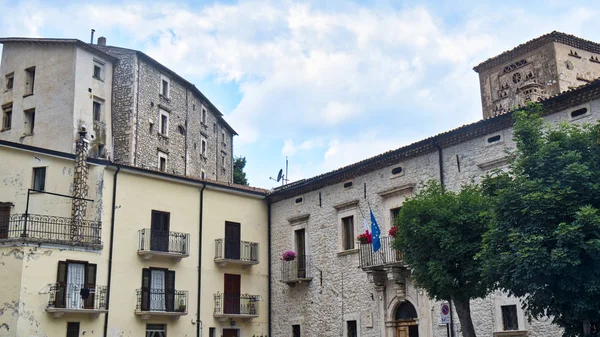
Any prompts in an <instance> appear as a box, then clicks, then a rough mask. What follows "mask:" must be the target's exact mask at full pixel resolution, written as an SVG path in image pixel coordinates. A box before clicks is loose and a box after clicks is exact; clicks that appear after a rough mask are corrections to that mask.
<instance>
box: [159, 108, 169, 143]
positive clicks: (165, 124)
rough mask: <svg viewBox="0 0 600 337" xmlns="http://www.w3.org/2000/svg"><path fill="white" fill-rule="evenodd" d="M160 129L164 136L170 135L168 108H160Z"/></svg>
mask: <svg viewBox="0 0 600 337" xmlns="http://www.w3.org/2000/svg"><path fill="white" fill-rule="evenodd" d="M158 130H159V132H160V133H161V134H162V135H163V136H168V135H169V113H168V112H167V111H166V110H162V109H161V110H160V117H159V125H158Z"/></svg>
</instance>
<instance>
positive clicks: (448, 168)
mask: <svg viewBox="0 0 600 337" xmlns="http://www.w3.org/2000/svg"><path fill="white" fill-rule="evenodd" d="M580 107H586V108H587V109H588V113H587V114H586V115H584V116H583V117H579V118H577V119H573V118H571V115H570V112H572V111H573V110H576V109H578V108H580ZM599 119H600V101H598V100H597V101H592V102H590V103H588V104H584V105H582V106H574V107H571V108H570V109H568V110H566V111H562V112H559V113H555V114H552V115H550V116H547V117H546V120H547V121H548V122H551V123H557V122H558V121H572V122H576V123H586V122H594V121H597V120H599ZM497 136H500V137H497ZM510 149H514V141H513V139H512V129H510V128H509V129H504V130H502V131H499V132H494V133H490V134H488V135H485V136H483V137H479V138H476V139H472V140H469V141H466V142H463V143H461V144H459V145H456V146H452V147H448V148H444V149H442V152H443V171H444V180H445V184H446V186H447V187H448V188H450V189H452V190H458V189H459V188H460V186H461V185H462V184H465V183H469V182H472V181H475V182H477V181H478V180H479V179H480V177H481V176H482V175H484V174H485V173H486V172H490V170H493V169H502V168H506V165H507V163H508V155H507V153H506V150H510ZM397 167H402V172H401V173H398V174H392V169H394V168H397ZM431 179H439V162H438V153H430V154H426V155H422V156H420V157H415V158H412V159H409V160H406V161H404V162H398V163H397V164H394V165H390V166H389V167H386V168H384V169H380V170H376V171H373V172H370V173H368V174H364V175H361V176H357V177H355V178H354V179H352V180H349V181H346V182H344V183H339V184H334V185H330V186H327V187H324V188H321V189H319V190H315V191H312V192H309V193H306V194H303V195H297V196H293V197H291V198H288V199H285V200H281V201H278V202H276V203H274V204H273V205H272V243H271V244H272V246H271V248H272V249H271V254H272V256H271V258H272V270H273V274H272V276H271V277H272V278H273V292H272V296H273V312H272V315H273V316H272V322H273V333H272V334H273V336H274V337H280V336H290V335H291V329H292V325H293V324H301V325H302V330H303V331H302V332H303V336H340V335H342V333H343V332H344V324H345V322H344V320H348V319H352V320H357V322H358V326H359V330H360V332H359V336H361V337H371V336H373V337H375V336H379V337H384V336H385V337H391V336H395V334H394V331H395V321H394V313H395V309H396V306H397V305H398V304H399V303H400V302H402V301H404V300H408V301H409V302H411V303H412V304H413V305H414V307H415V309H416V310H417V313H418V315H419V320H418V323H419V335H420V336H439V337H442V336H445V335H446V326H445V325H439V324H438V323H439V320H440V318H439V317H440V302H436V301H433V300H431V299H429V298H428V297H427V294H425V293H424V292H423V291H422V290H420V289H417V288H415V287H414V285H413V284H412V280H411V279H410V277H409V276H408V275H404V276H402V275H400V276H397V275H391V274H390V275H383V278H384V279H383V280H381V281H380V285H376V284H377V282H376V283H375V284H374V283H370V280H369V277H368V276H367V273H366V272H364V271H362V270H361V269H360V268H359V251H358V250H356V249H355V250H350V251H342V245H341V217H343V216H348V215H354V216H355V219H356V221H355V224H354V230H355V233H354V234H355V235H358V234H359V233H362V232H364V229H363V227H362V225H361V223H362V218H363V215H364V216H365V217H368V209H369V205H370V207H371V208H372V209H373V212H374V214H375V216H376V218H377V220H378V222H379V223H380V227H382V228H381V232H382V235H383V236H386V235H387V231H388V229H389V227H390V224H391V222H392V219H391V215H390V210H391V209H393V208H396V207H398V206H400V205H401V204H402V202H403V201H404V200H405V198H406V197H408V196H410V195H412V194H413V193H414V192H415V191H418V190H419V188H421V187H422V186H423V183H425V182H427V181H428V180H431ZM350 181H351V182H352V186H351V187H344V184H345V183H347V182H350ZM413 187H414V188H413ZM300 198H301V199H300ZM301 228H304V229H305V230H306V251H307V254H308V255H310V256H311V268H312V277H313V279H312V281H310V282H305V283H301V284H296V285H294V286H290V285H288V284H284V283H281V282H279V280H280V278H281V268H282V267H281V264H282V261H281V254H282V253H283V252H284V251H285V250H287V249H292V250H294V249H295V243H294V230H297V229H301ZM357 247H358V245H357ZM371 281H372V280H371ZM506 303H508V304H519V301H518V299H514V298H512V299H511V298H507V297H506V296H505V295H504V294H502V293H498V292H496V293H494V294H492V295H490V296H488V297H487V298H485V299H478V300H474V301H472V303H471V306H472V313H473V321H474V325H475V327H476V329H477V333H478V336H482V337H492V336H493V333H494V332H496V331H499V329H501V328H502V326H501V319H502V318H501V315H500V314H499V312H498V310H500V309H499V308H500V305H502V304H506ZM517 307H518V308H519V309H518V310H519V311H518V313H519V316H520V324H519V328H520V329H522V330H527V331H528V333H529V336H540V337H541V336H560V335H561V331H560V329H558V328H557V327H556V326H554V325H551V324H550V323H549V322H550V320H548V319H546V320H543V321H536V320H534V321H532V322H528V321H527V320H526V319H524V315H523V311H522V310H521V309H520V305H517ZM371 317H372V323H373V324H372V325H371V324H369V323H370V321H371ZM455 322H458V318H455ZM498 324H500V325H498ZM386 325H387V327H386ZM498 327H500V328H498Z"/></svg>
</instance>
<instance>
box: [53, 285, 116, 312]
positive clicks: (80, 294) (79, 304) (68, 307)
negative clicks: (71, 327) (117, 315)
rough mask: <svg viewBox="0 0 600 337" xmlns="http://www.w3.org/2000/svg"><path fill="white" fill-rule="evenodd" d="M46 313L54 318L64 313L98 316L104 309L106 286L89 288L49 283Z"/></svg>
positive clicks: (105, 310)
mask: <svg viewBox="0 0 600 337" xmlns="http://www.w3.org/2000/svg"><path fill="white" fill-rule="evenodd" d="M49 287H50V291H49V295H48V306H47V307H46V311H48V312H51V313H53V314H54V315H55V316H58V317H60V316H62V315H64V314H65V313H89V314H92V315H94V314H96V315H97V314H100V313H102V312H107V309H106V292H107V290H108V288H107V287H106V286H93V287H89V286H86V285H85V284H79V283H58V282H57V283H51V284H49Z"/></svg>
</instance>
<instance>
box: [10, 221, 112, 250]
mask: <svg viewBox="0 0 600 337" xmlns="http://www.w3.org/2000/svg"><path fill="white" fill-rule="evenodd" d="M101 233H102V223H101V222H99V221H90V220H83V221H82V222H81V223H79V224H75V223H74V222H73V218H66V217H59V216H51V215H40V214H12V215H11V216H10V217H9V218H8V222H7V221H5V220H3V219H0V242H23V241H27V242H35V243H56V244H66V245H80V246H92V247H94V248H102V242H101Z"/></svg>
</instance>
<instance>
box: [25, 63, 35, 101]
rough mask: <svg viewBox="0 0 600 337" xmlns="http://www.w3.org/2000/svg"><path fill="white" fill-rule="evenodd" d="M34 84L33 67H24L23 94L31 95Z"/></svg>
mask: <svg viewBox="0 0 600 337" xmlns="http://www.w3.org/2000/svg"><path fill="white" fill-rule="evenodd" d="M34 84H35V67H31V68H27V69H25V96H28V95H33V86H34Z"/></svg>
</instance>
